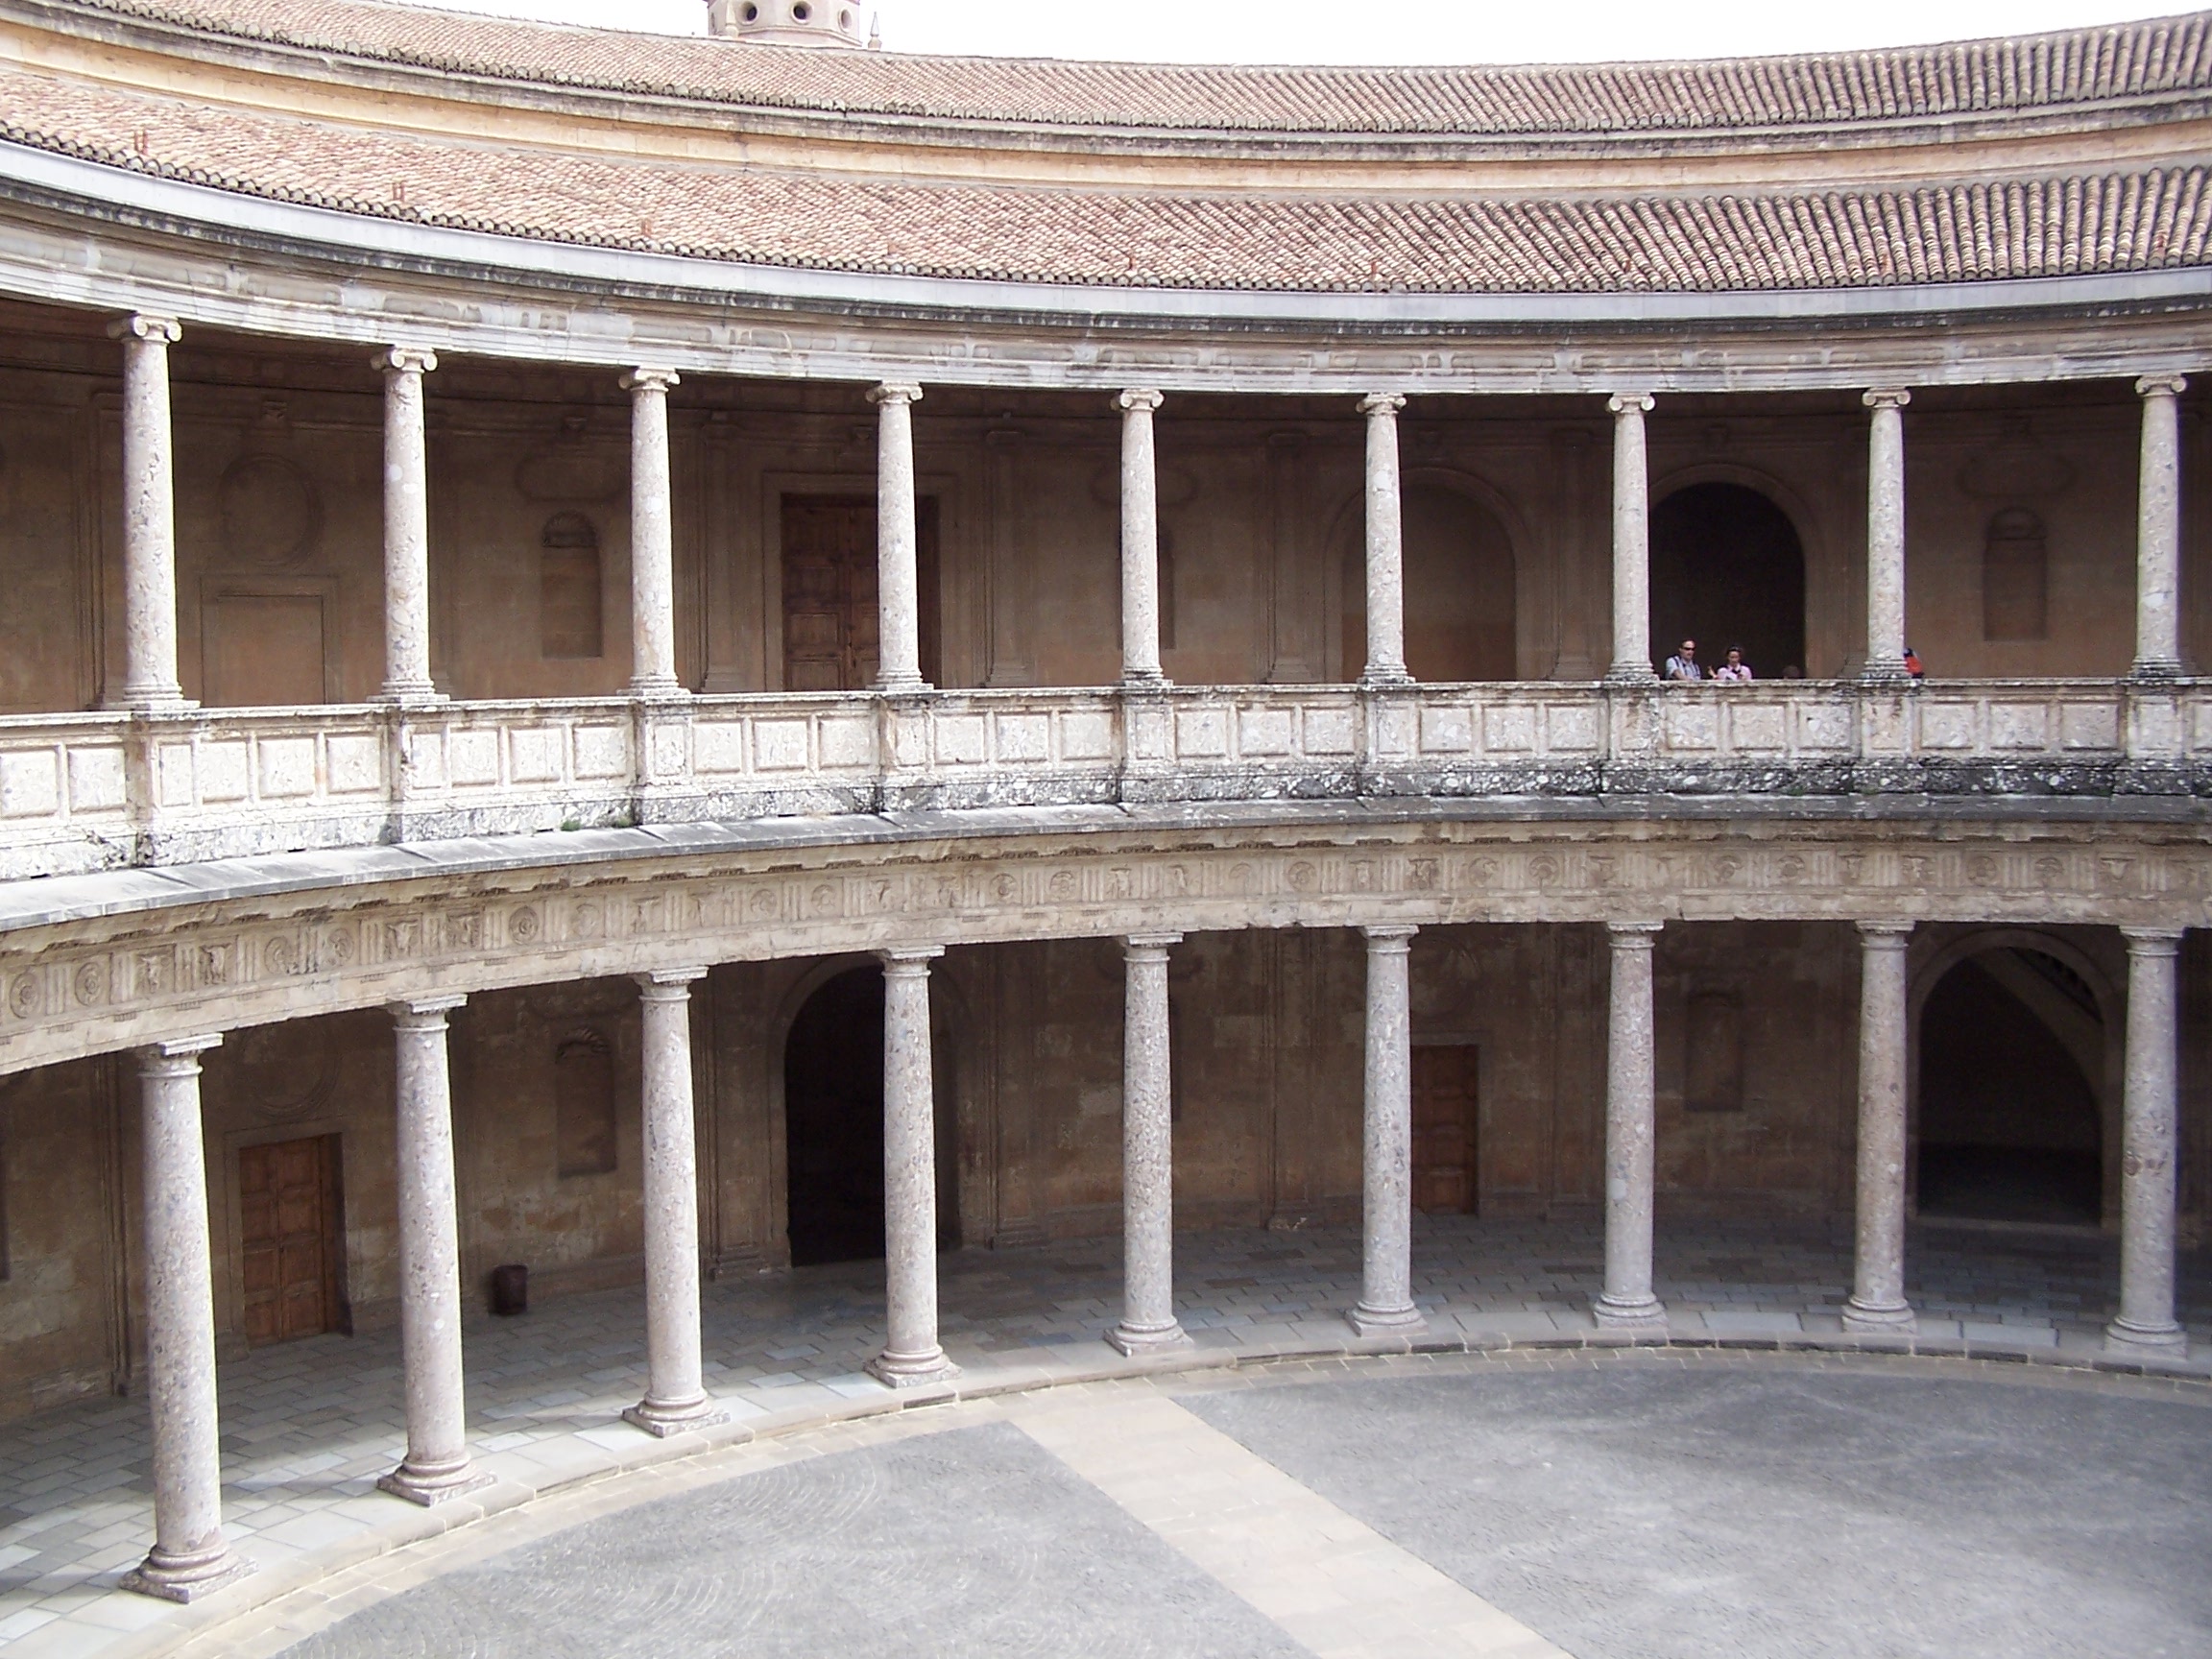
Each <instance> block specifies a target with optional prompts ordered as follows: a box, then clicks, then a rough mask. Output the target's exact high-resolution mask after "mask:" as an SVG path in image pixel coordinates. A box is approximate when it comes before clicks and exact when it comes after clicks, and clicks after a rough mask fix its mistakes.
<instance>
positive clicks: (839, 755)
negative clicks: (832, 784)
mask: <svg viewBox="0 0 2212 1659" xmlns="http://www.w3.org/2000/svg"><path fill="white" fill-rule="evenodd" d="M820 737H821V744H822V764H823V765H824V766H832V767H835V766H845V767H852V766H872V765H874V764H875V763H876V723H875V722H874V721H873V720H868V719H862V718H856V717H855V716H854V715H851V714H833V715H829V716H828V717H826V718H825V719H824V720H823V721H822V723H821V733H820Z"/></svg>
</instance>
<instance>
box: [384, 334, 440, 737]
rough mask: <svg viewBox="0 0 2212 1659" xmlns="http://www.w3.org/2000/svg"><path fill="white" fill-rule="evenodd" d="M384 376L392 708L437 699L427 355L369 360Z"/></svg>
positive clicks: (402, 351)
mask: <svg viewBox="0 0 2212 1659" xmlns="http://www.w3.org/2000/svg"><path fill="white" fill-rule="evenodd" d="M370 364H371V366H372V367H373V368H375V369H378V370H381V371H382V372H383V375H384V688H383V690H382V691H381V692H380V693H378V695H379V696H380V697H381V698H382V699H383V700H384V701H386V702H391V703H421V702H427V701H428V700H430V699H432V698H434V697H436V696H437V695H438V688H437V687H436V686H435V685H432V684H431V683H430V464H429V457H428V454H427V452H426V450H425V447H424V443H423V437H422V376H423V375H425V374H427V373H429V372H430V371H431V370H433V369H435V368H437V367H438V358H437V355H436V354H435V353H434V352H429V351H419V350H417V349H414V348H413V347H408V346H393V347H388V348H387V349H384V350H382V351H379V352H377V353H376V355H375V356H374V357H373V358H371V359H370Z"/></svg>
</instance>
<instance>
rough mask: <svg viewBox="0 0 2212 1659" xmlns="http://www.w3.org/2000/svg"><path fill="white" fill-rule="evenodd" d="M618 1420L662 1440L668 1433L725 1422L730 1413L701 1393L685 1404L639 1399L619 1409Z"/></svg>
mask: <svg viewBox="0 0 2212 1659" xmlns="http://www.w3.org/2000/svg"><path fill="white" fill-rule="evenodd" d="M622 1421H623V1422H625V1423H628V1424H630V1425H631V1426H632V1427H634V1428H637V1429H642V1430H644V1431H645V1432H646V1433H648V1434H651V1435H653V1436H654V1437H655V1438H656V1439H660V1440H665V1439H667V1438H668V1437H669V1436H670V1435H672V1434H688V1433H690V1432H691V1431H693V1430H695V1429H711V1428H712V1427H714V1425H715V1424H717V1423H727V1422H729V1421H730V1413H729V1412H727V1411H725V1410H723V1409H722V1407H719V1406H717V1405H715V1404H714V1402H713V1401H712V1400H711V1399H710V1398H709V1397H708V1396H707V1395H704V1394H702V1395H701V1396H700V1397H699V1398H698V1399H697V1400H695V1401H693V1402H692V1403H691V1404H689V1405H687V1406H656V1405H655V1404H654V1403H653V1402H652V1401H650V1400H640V1401H638V1402H637V1405H635V1406H633V1407H630V1408H629V1409H628V1410H626V1411H624V1412H623V1413H622Z"/></svg>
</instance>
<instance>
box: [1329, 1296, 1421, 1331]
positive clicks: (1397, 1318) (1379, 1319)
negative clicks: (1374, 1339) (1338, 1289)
mask: <svg viewBox="0 0 2212 1659" xmlns="http://www.w3.org/2000/svg"><path fill="white" fill-rule="evenodd" d="M1344 1323H1345V1324H1347V1325H1349V1326H1351V1327H1352V1329H1353V1330H1355V1331H1357V1332H1358V1334H1360V1335H1362V1336H1411V1335H1415V1334H1418V1333H1420V1332H1423V1331H1426V1330H1428V1329H1429V1321H1428V1320H1427V1319H1425V1318H1423V1317H1422V1315H1421V1310H1420V1309H1418V1308H1415V1307H1413V1306H1412V1305H1411V1304H1410V1303H1408V1304H1407V1306H1406V1307H1404V1308H1370V1307H1368V1306H1367V1304H1366V1303H1364V1302H1362V1303H1360V1304H1359V1305H1358V1307H1356V1308H1354V1309H1353V1310H1352V1311H1351V1312H1349V1313H1347V1314H1345V1315H1344Z"/></svg>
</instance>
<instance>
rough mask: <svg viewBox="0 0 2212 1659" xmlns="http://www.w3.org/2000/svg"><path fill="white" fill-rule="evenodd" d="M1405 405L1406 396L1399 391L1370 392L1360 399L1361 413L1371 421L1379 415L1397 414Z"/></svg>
mask: <svg viewBox="0 0 2212 1659" xmlns="http://www.w3.org/2000/svg"><path fill="white" fill-rule="evenodd" d="M1405 407H1406V398H1405V396H1404V395H1403V394H1402V393H1397V392H1370V393H1368V394H1367V396H1366V397H1362V398H1360V399H1359V413H1360V414H1362V415H1364V416H1366V417H1367V419H1368V420H1370V421H1372V420H1374V419H1375V418H1376V417H1377V416H1378V415H1395V414H1397V413H1398V411H1399V410H1401V409H1403V408H1405Z"/></svg>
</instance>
